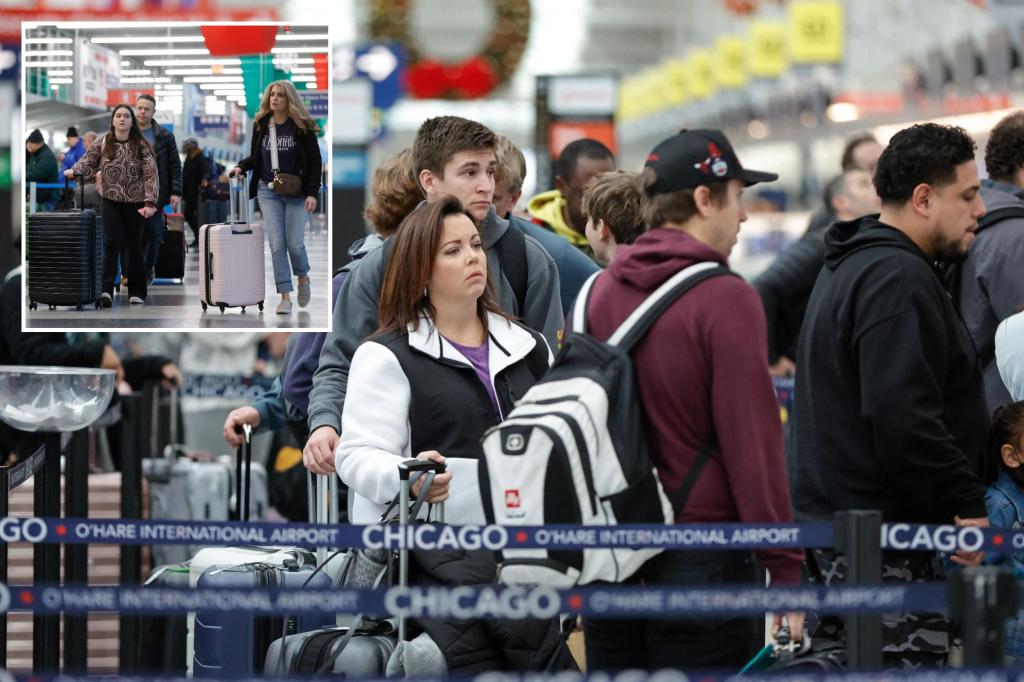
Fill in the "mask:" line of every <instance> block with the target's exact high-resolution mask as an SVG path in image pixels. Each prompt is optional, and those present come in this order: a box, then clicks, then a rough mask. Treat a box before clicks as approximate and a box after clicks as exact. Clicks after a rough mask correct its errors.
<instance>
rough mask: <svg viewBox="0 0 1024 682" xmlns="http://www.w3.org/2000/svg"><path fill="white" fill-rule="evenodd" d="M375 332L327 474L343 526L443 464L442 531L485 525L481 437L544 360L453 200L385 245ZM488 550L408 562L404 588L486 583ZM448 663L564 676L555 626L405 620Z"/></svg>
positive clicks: (432, 495)
mask: <svg viewBox="0 0 1024 682" xmlns="http://www.w3.org/2000/svg"><path fill="white" fill-rule="evenodd" d="M388 241H389V242H390V243H391V246H390V248H391V253H390V257H389V259H388V264H387V268H386V270H385V271H384V282H383V286H382V288H381V297H380V307H379V319H380V328H379V329H378V331H377V332H376V333H375V334H374V335H373V336H371V337H370V338H369V339H368V340H367V341H365V342H364V343H363V344H362V345H361V346H359V348H358V349H357V350H356V353H355V355H354V356H353V358H352V365H351V369H350V373H349V382H348V394H347V396H346V397H345V407H344V410H343V412H342V418H341V442H340V443H339V444H338V448H337V450H336V455H335V466H336V469H337V472H338V475H339V476H340V477H341V480H342V481H344V482H345V483H346V484H347V485H348V487H349V495H350V496H351V497H352V498H353V501H352V505H351V509H352V514H351V518H350V521H351V522H352V523H373V522H376V521H377V519H379V518H380V516H381V514H382V512H383V511H384V509H385V506H386V505H387V504H388V503H389V502H390V501H391V500H392V499H393V498H394V497H395V496H396V495H397V493H398V486H399V483H398V470H397V465H398V463H399V462H401V461H402V460H405V459H408V458H410V457H414V456H415V457H418V458H419V459H429V460H433V461H437V462H443V463H444V464H445V465H446V467H447V470H446V472H445V473H443V474H439V475H438V476H437V477H435V478H434V480H433V482H432V483H431V485H430V488H429V489H428V490H425V491H424V490H422V486H421V485H419V484H418V482H417V483H414V484H413V493H414V494H415V495H417V496H424V497H425V498H426V500H427V501H428V502H431V503H437V502H442V501H446V502H445V521H446V522H448V523H451V524H454V525H464V524H483V523H486V521H485V518H484V512H483V505H482V502H481V498H480V491H479V482H478V475H477V465H478V462H479V460H480V458H481V455H482V451H481V447H480V439H481V438H482V437H483V434H484V432H485V431H486V430H487V429H488V428H490V427H492V426H494V425H495V424H497V423H498V422H499V421H501V420H502V419H503V417H504V415H506V414H508V413H509V411H510V410H511V409H512V406H513V404H514V403H515V401H516V400H517V399H518V398H521V397H522V396H523V394H524V393H526V391H527V390H528V389H529V388H530V386H532V385H533V384H534V382H536V381H537V379H539V378H540V376H541V375H542V374H543V373H544V372H545V371H546V370H547V368H548V365H549V364H550V362H551V352H550V350H548V346H547V343H546V342H545V341H544V337H543V336H541V335H540V334H538V333H536V332H534V331H531V330H529V329H527V328H526V327H523V326H521V325H520V324H519V323H518V322H515V321H514V320H512V319H511V318H510V317H509V316H508V315H506V314H505V313H503V312H502V311H501V310H500V309H499V308H498V304H497V302H496V301H495V298H494V292H493V290H492V288H491V284H490V282H489V281H488V278H487V258H486V257H485V255H484V248H483V243H482V242H481V239H480V232H479V231H478V230H477V227H476V224H475V223H474V222H473V219H472V217H471V216H470V215H469V213H467V212H466V211H465V210H464V209H463V207H462V204H461V203H460V202H459V200H458V199H456V198H454V197H443V198H441V199H439V200H438V201H435V202H434V203H430V204H423V205H421V206H420V207H419V208H417V209H416V210H415V211H413V212H412V213H411V214H409V216H408V217H407V218H406V219H405V220H404V221H403V222H402V224H401V225H400V226H399V228H398V232H397V233H395V235H394V236H393V237H391V239H390V240H388ZM496 574H497V564H496V559H495V557H494V555H493V553H489V552H468V553H451V552H444V551H441V552H415V553H414V554H413V561H412V564H411V566H410V576H411V577H410V581H411V583H412V584H416V585H420V586H423V587H424V588H427V589H429V587H430V586H433V585H478V584H486V583H493V582H494V580H495V579H496ZM410 628H411V629H412V632H413V633H414V634H413V636H414V637H415V636H417V635H416V634H415V633H417V632H418V631H420V630H422V631H423V633H424V634H426V635H428V636H429V637H430V639H432V640H433V642H434V643H435V644H436V645H437V647H438V649H439V650H440V652H441V653H442V654H443V655H444V659H445V664H446V666H447V668H448V674H450V675H452V676H459V675H473V674H476V673H480V672H484V671H490V670H537V669H540V668H543V667H545V666H547V667H550V668H551V669H554V670H563V669H569V668H572V667H573V663H572V660H571V657H570V655H569V654H568V650H567V649H566V648H565V646H564V643H563V642H562V639H561V637H559V630H558V624H557V621H556V620H554V619H551V620H544V621H538V620H522V621H515V622H511V621H508V622H504V621H503V622H501V623H499V622H497V621H494V620H490V619H486V620H459V619H425V620H417V621H413V622H411V623H410Z"/></svg>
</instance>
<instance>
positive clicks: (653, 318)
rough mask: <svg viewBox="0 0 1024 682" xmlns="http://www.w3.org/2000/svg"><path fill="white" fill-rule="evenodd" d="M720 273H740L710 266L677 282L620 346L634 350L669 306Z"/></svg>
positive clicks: (639, 321)
mask: <svg viewBox="0 0 1024 682" xmlns="http://www.w3.org/2000/svg"><path fill="white" fill-rule="evenodd" d="M719 275H731V276H733V277H739V275H737V274H736V273H735V272H733V271H732V270H730V269H729V268H727V267H726V266H724V265H719V266H716V267H713V268H708V269H707V270H702V271H700V272H698V273H697V274H696V275H693V276H692V277H687V278H686V279H684V280H682V281H681V282H679V284H677V285H676V286H675V288H673V289H672V290H671V291H669V292H668V293H667V294H665V297H664V298H663V299H661V300H660V301H658V302H657V303H656V304H655V305H653V306H651V309H650V310H648V311H647V312H646V313H645V314H644V316H643V317H641V318H640V319H639V320H638V321H637V323H636V325H635V326H634V327H633V329H631V330H630V331H629V333H628V334H626V335H625V336H624V337H622V341H621V342H619V344H618V346H619V348H622V349H623V350H624V351H626V352H627V353H628V352H629V351H630V350H632V348H633V346H635V345H636V344H637V342H638V341H640V339H642V338H643V337H644V334H646V333H647V331H648V330H649V329H650V328H651V326H652V325H654V323H655V322H657V320H658V318H659V317H661V315H662V313H664V312H665V311H666V310H668V308H669V306H671V305H672V304H673V303H675V302H676V301H677V300H679V298H681V297H682V295H683V294H685V293H686V292H687V291H689V290H690V289H692V288H693V287H695V286H697V285H698V284H700V283H701V282H703V281H704V280H706V279H710V278H712V277H718V276H719ZM588 304H589V301H588Z"/></svg>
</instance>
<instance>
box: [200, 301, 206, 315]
mask: <svg viewBox="0 0 1024 682" xmlns="http://www.w3.org/2000/svg"><path fill="white" fill-rule="evenodd" d="M201 303H202V304H203V312H204V313H205V312H206V301H201Z"/></svg>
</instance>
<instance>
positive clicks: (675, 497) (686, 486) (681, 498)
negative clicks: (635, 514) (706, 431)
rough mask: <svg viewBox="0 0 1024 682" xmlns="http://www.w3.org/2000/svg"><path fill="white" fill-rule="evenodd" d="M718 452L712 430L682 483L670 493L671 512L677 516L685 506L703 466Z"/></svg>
mask: <svg viewBox="0 0 1024 682" xmlns="http://www.w3.org/2000/svg"><path fill="white" fill-rule="evenodd" d="M716 450H718V437H717V436H716V435H715V432H714V431H713V430H712V431H711V435H709V436H708V439H707V440H706V441H705V442H704V445H703V446H701V449H700V451H698V452H697V459H695V460H693V464H691V465H690V470H689V471H687V472H686V476H684V477H683V482H682V483H680V484H679V487H678V488H676V489H675V490H673V491H672V493H671V494H669V496H668V500H669V502H671V503H672V510H673V511H674V512H675V513H676V514H679V512H681V511H682V510H683V507H685V506H686V500H687V499H689V497H690V493H691V492H693V486H694V485H696V483H697V479H698V478H699V477H700V472H701V470H702V469H703V468H704V465H705V464H707V463H708V460H709V459H711V455H713V454H714V453H715V451H716Z"/></svg>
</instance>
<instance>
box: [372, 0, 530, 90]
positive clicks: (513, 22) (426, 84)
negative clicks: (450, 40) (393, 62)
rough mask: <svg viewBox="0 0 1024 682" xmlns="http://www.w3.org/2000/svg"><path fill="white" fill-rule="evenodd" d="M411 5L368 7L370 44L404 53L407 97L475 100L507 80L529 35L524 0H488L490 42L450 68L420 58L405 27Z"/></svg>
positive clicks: (375, 3) (399, 0) (405, 0)
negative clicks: (490, 5) (490, 7)
mask: <svg viewBox="0 0 1024 682" xmlns="http://www.w3.org/2000/svg"><path fill="white" fill-rule="evenodd" d="M414 1H415V0H372V2H371V4H370V35H371V36H372V37H373V39H374V40H378V41H382V42H395V43H398V44H399V45H401V46H402V48H403V49H404V50H405V56H406V63H407V66H406V70H405V84H406V89H407V90H408V92H409V94H410V95H411V96H412V97H416V98H419V99H433V98H437V97H446V98H450V99H476V98H479V97H483V96H484V95H486V94H487V93H489V92H491V91H492V90H493V89H494V88H496V87H498V86H499V85H501V84H502V83H504V82H505V81H507V80H508V79H509V78H511V77H512V74H513V73H514V72H515V70H516V67H517V66H518V65H519V60H520V59H521V58H522V56H523V51H524V50H525V49H526V39H527V37H528V36H529V32H530V0H492V3H493V5H494V13H495V15H496V20H495V22H494V24H495V25H494V30H493V32H492V33H491V36H490V39H489V40H488V42H487V44H486V45H485V46H484V47H483V49H482V50H481V51H480V52H479V54H476V55H473V56H472V57H469V58H467V59H464V60H462V61H461V62H458V63H456V64H446V63H444V62H442V61H440V60H438V59H434V58H432V57H429V56H424V55H423V54H422V53H421V51H420V49H419V47H418V46H417V45H416V42H415V41H414V40H413V38H412V35H411V30H410V27H409V15H410V10H411V7H410V5H411V4H412V2H414ZM421 1H422V0H421Z"/></svg>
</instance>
